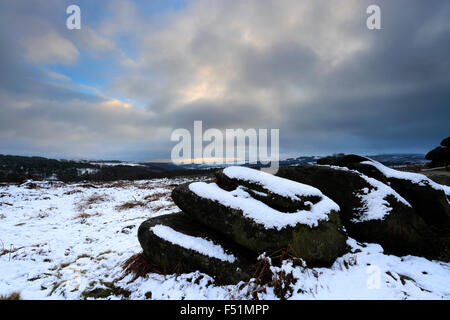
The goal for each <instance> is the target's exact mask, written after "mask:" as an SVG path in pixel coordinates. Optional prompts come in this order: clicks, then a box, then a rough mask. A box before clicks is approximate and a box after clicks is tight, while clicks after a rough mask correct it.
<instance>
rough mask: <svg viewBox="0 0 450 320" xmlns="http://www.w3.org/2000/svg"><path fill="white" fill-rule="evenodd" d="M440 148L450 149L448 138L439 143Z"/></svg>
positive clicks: (449, 139)
mask: <svg viewBox="0 0 450 320" xmlns="http://www.w3.org/2000/svg"><path fill="white" fill-rule="evenodd" d="M441 146H443V147H450V137H447V138H445V139H443V140H442V141H441Z"/></svg>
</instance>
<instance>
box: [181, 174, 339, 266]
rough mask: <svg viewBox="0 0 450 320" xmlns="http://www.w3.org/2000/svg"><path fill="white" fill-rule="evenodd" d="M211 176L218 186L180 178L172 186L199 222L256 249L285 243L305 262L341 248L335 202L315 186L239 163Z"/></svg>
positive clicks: (329, 258) (320, 260)
mask: <svg viewBox="0 0 450 320" xmlns="http://www.w3.org/2000/svg"><path fill="white" fill-rule="evenodd" d="M217 176H218V183H219V184H220V186H222V187H223V188H221V187H220V186H219V185H218V184H215V183H211V184H207V183H203V182H198V183H192V184H186V185H183V186H180V187H178V188H175V189H174V190H173V192H172V198H173V200H174V202H175V203H176V204H177V206H178V207H179V208H181V209H182V210H183V211H184V212H186V213H188V214H189V215H191V216H192V217H193V218H194V219H196V220H197V221H199V222H200V223H201V224H203V225H204V226H207V227H208V228H211V229H213V230H215V231H216V232H218V233H221V234H223V235H224V236H226V237H228V238H229V239H231V240H232V241H234V242H235V243H237V244H239V245H241V246H243V247H245V248H247V249H249V250H252V251H253V252H256V253H263V252H271V251H276V250H279V249H283V248H290V249H291V250H292V252H293V253H294V255H295V256H296V257H298V258H302V259H303V260H305V261H307V262H308V263H309V264H311V265H329V264H331V263H332V262H333V261H334V260H335V259H336V258H337V257H338V256H340V255H341V254H342V253H344V251H345V248H346V236H345V235H344V233H343V231H342V225H341V222H340V218H339V207H338V206H337V205H336V204H335V203H334V202H333V201H332V200H330V199H329V198H328V197H326V196H324V195H323V194H322V193H321V192H320V191H319V190H318V189H316V188H313V187H311V186H307V185H303V184H299V183H295V182H293V181H289V180H287V179H282V178H279V177H274V176H272V175H269V174H266V173H263V172H260V171H257V170H253V169H248V168H242V167H230V168H227V169H224V170H223V171H221V172H219V173H218V175H217ZM253 195H254V196H255V197H254V196H253ZM277 208H278V209H279V208H284V209H285V211H279V210H278V209H277ZM294 209H295V210H296V211H295V212H292V211H293V210H294Z"/></svg>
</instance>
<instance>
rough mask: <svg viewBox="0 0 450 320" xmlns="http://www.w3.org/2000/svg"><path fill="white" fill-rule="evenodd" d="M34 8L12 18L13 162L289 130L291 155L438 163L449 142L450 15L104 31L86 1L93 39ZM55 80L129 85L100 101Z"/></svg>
mask: <svg viewBox="0 0 450 320" xmlns="http://www.w3.org/2000/svg"><path fill="white" fill-rule="evenodd" d="M372 3H376V4H378V5H380V7H381V19H382V20H381V21H382V22H381V24H382V30H375V31H371V30H368V29H367V28H366V25H365V24H366V17H367V14H366V8H367V6H368V5H369V4H372ZM30 4H31V3H28V4H24V3H22V4H17V3H16V2H9V1H7V2H2V4H1V9H2V10H1V13H0V16H1V19H0V21H2V22H0V26H1V27H2V28H1V31H0V44H1V47H2V50H1V51H0V66H1V68H2V72H1V74H0V97H1V101H0V112H1V119H0V125H1V128H0V137H1V143H0V152H7V151H11V152H12V151H17V152H20V153H27V152H28V153H36V152H37V153H40V154H58V155H73V154H75V155H77V156H84V157H90V158H92V157H104V156H108V157H109V156H114V157H116V158H123V159H132V158H134V159H144V158H145V159H146V158H151V157H152V156H154V157H157V158H164V157H168V155H169V154H170V149H171V147H172V146H173V143H172V142H171V141H170V133H171V130H173V129H175V128H188V129H190V128H192V126H193V121H194V120H203V127H204V129H207V128H211V127H214V128H219V129H225V128H244V129H245V128H279V129H280V140H281V141H280V142H281V151H282V153H291V154H305V153H307V154H327V153H331V152H361V153H377V152H426V151H427V150H429V149H431V148H432V147H434V146H435V145H436V144H437V143H438V142H439V141H440V140H441V139H442V138H443V137H444V136H447V135H448V134H450V132H449V131H448V123H450V94H449V93H448V92H449V91H450V40H449V39H450V24H449V23H448V21H450V3H449V2H448V1H444V0H442V1H433V2H426V1H420V0H416V1H406V0H404V1H395V2H394V1H380V0H378V1H375V0H374V1H355V0H348V1H323V0H317V1H294V0H292V1H291V0H285V1H269V0H258V1H253V0H249V1H234V0H230V1H209V2H208V3H206V2H203V1H192V2H191V3H190V4H189V5H188V6H187V7H186V8H184V9H182V10H180V11H177V12H170V13H164V14H163V15H161V16H160V17H159V18H158V19H156V18H155V19H146V17H144V16H142V12H143V10H140V9H142V6H145V3H144V2H139V1H111V2H108V5H107V9H105V10H103V11H101V14H100V16H101V18H97V20H95V19H94V18H93V17H94V15H93V14H92V13H91V12H90V11H89V10H91V9H92V6H91V5H89V4H88V2H86V3H84V2H83V1H81V2H80V4H81V7H82V12H83V14H85V17H87V18H86V20H85V21H84V23H85V24H84V27H83V28H84V29H83V28H82V32H79V33H71V32H68V31H67V30H65V29H64V28H62V27H61V23H64V15H61V14H60V11H61V10H63V12H64V6H65V4H64V3H62V2H58V1H55V2H48V3H46V4H45V5H41V6H39V8H38V9H37V10H35V11H33V10H31V9H30V7H32V6H31V5H30ZM83 10H84V11H83ZM86 11H87V12H86ZM58 12H59V13H58ZM55 16H58V18H55ZM155 20H157V24H155V22H154V21H155ZM17 21H22V22H23V23H19V22H17ZM117 21H120V23H119V24H117V23H115V22H117ZM31 26H33V27H31ZM124 38H125V39H128V40H129V41H125V42H124V41H123V39H124ZM131 41H132V42H133V43H132V45H131ZM55 44H57V45H55ZM130 48H135V49H133V50H135V51H134V52H130V51H129V50H130ZM127 50H128V51H127ZM107 55H108V56H109V57H111V59H113V60H114V63H113V64H112V65H108V62H107V61H106V60H107V59H105V57H106V56H107ZM86 56H89V57H90V59H91V60H86ZM86 61H87V62H86ZM93 61H94V62H93ZM52 62H54V63H52ZM49 65H53V66H61V65H67V66H74V68H77V67H80V68H81V69H83V70H88V71H86V74H84V78H85V79H90V78H96V79H97V78H98V74H96V72H99V70H108V69H114V70H116V72H115V74H114V75H113V76H111V77H107V78H106V80H104V82H103V83H102V84H101V85H99V86H98V87H99V88H91V87H90V86H89V85H87V84H86V83H84V82H83V81H80V80H79V79H77V80H74V79H71V74H70V72H69V73H66V74H62V73H59V72H58V69H56V72H55V68H48V66H49ZM94 67H95V68H94ZM98 67H102V68H103V69H101V68H98ZM73 70H75V69H73ZM89 70H91V71H89ZM89 72H91V73H89ZM88 82H89V81H88ZM116 97H122V98H123V99H125V100H126V101H131V102H129V103H128V102H127V103H125V102H124V101H125V100H123V99H122V100H121V101H119V100H120V99H119V98H116ZM164 154H165V156H164Z"/></svg>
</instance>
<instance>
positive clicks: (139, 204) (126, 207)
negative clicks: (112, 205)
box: [116, 201, 147, 211]
mask: <svg viewBox="0 0 450 320" xmlns="http://www.w3.org/2000/svg"><path fill="white" fill-rule="evenodd" d="M146 205H147V204H146V203H145V202H143V201H128V202H125V203H123V204H121V205H120V206H116V210H118V211H122V210H129V209H133V208H136V207H145V206H146Z"/></svg>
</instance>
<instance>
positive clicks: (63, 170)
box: [0, 154, 427, 182]
mask: <svg viewBox="0 0 450 320" xmlns="http://www.w3.org/2000/svg"><path fill="white" fill-rule="evenodd" d="M368 157H370V158H372V159H374V160H376V161H379V162H381V163H383V164H385V165H388V166H398V165H407V164H418V163H425V162H427V160H426V159H425V156H424V155H421V154H388V155H370V156H368ZM318 158H319V157H316V156H302V157H297V158H289V159H285V160H281V161H280V166H292V165H302V164H314V163H316V161H317V159H318ZM246 165H247V166H251V167H261V166H262V165H261V164H260V163H258V164H254V165H250V164H246ZM219 167H221V166H218V165H208V164H186V165H175V164H172V163H165V162H141V163H134V162H123V161H119V160H96V161H87V160H77V161H75V160H57V159H48V158H43V157H23V156H12V155H0V182H23V181H26V180H29V179H32V180H60V181H64V182H77V181H84V180H87V181H115V180H142V179H153V178H164V177H174V176H190V175H198V174H208V173H212V172H214V171H215V170H216V169H217V168H219ZM222 167H223V166H222Z"/></svg>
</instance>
